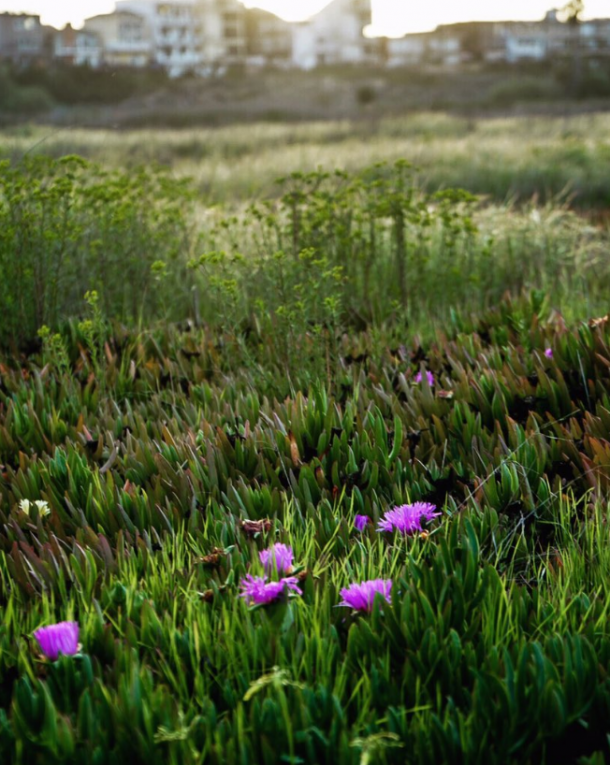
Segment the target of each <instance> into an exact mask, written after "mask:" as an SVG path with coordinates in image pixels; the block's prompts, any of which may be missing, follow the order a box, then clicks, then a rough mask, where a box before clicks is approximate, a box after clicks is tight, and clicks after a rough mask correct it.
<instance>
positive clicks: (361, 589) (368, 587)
mask: <svg viewBox="0 0 610 765" xmlns="http://www.w3.org/2000/svg"><path fill="white" fill-rule="evenodd" d="M391 590H392V580H391V579H370V580H369V581H368V582H360V584H350V586H349V587H344V588H343V589H342V590H341V597H342V598H343V600H342V601H341V603H339V605H340V606H347V608H353V609H354V610H355V611H367V612H369V613H370V612H371V611H372V610H373V603H374V602H375V595H377V593H379V595H382V596H383V597H384V598H385V599H386V600H387V601H388V603H391V602H392V601H391V600H390V592H391Z"/></svg>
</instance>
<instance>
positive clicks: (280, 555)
mask: <svg viewBox="0 0 610 765" xmlns="http://www.w3.org/2000/svg"><path fill="white" fill-rule="evenodd" d="M258 557H259V558H260V559H261V563H262V564H263V566H264V567H265V571H266V572H267V573H268V574H271V573H272V572H273V570H274V569H276V570H277V573H278V574H289V573H290V572H291V571H292V560H293V557H294V556H293V554H292V547H288V546H287V545H283V544H281V543H280V542H278V543H277V544H274V545H273V547H272V548H271V549H270V550H262V551H261V552H260V553H259V554H258Z"/></svg>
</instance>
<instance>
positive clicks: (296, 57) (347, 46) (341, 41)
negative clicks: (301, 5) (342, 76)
mask: <svg viewBox="0 0 610 765" xmlns="http://www.w3.org/2000/svg"><path fill="white" fill-rule="evenodd" d="M371 21H372V12H371V0H334V2H332V3H331V4H330V5H327V6H326V8H323V9H322V10H321V11H320V12H319V13H318V14H316V15H315V16H314V17H313V18H311V19H309V20H308V21H304V22H302V23H300V24H295V25H294V27H293V32H292V63H293V65H294V66H296V67H298V68H299V69H313V68H314V67H316V66H320V65H325V64H366V63H369V62H371V61H372V60H374V58H375V53H376V50H377V46H376V43H375V41H374V40H370V39H368V38H366V37H365V36H364V30H365V28H366V27H367V26H369V25H370V24H371Z"/></svg>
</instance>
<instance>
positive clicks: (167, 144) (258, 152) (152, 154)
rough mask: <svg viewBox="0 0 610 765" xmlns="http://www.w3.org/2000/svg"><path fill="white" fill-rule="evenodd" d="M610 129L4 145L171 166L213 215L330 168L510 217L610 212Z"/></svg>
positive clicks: (388, 127)
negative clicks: (397, 179)
mask: <svg viewBox="0 0 610 765" xmlns="http://www.w3.org/2000/svg"><path fill="white" fill-rule="evenodd" d="M609 135H610V117H609V116H608V115H607V114H605V113H603V112H598V113H591V114H569V113H566V114H561V115H560V116H527V115H523V116H502V117H495V118H486V117H484V116H478V117H465V116H456V115H450V114H447V113H431V112H424V113H420V112H415V113H412V114H407V115H405V116H402V117H387V118H383V119H377V118H375V119H367V120H360V121H356V122H352V121H349V120H343V121H329V122H315V123H308V124H288V123H283V124H269V123H254V124H249V125H247V126H246V125H234V126H224V127H221V128H197V129H193V128H190V129H187V130H126V131H123V130H83V129H75V128H53V127H39V126H31V125H26V126H19V127H13V128H11V129H5V130H4V131H2V132H1V133H0V158H2V157H3V158H6V159H10V160H12V161H14V162H18V161H19V159H20V158H21V157H22V156H23V155H24V154H27V155H28V156H30V155H33V154H42V155H45V156H52V157H55V158H59V157H61V156H64V155H66V154H73V153H76V154H79V155H81V156H83V157H86V158H88V159H90V160H91V161H93V162H95V163H98V164H103V165H104V167H106V168H120V169H123V170H124V169H126V168H127V169H129V170H131V169H134V170H135V169H137V168H138V167H140V166H142V165H148V164H150V163H153V164H154V163H160V164H162V165H163V166H164V167H166V168H169V169H171V171H172V175H173V176H175V177H189V178H191V179H192V181H193V183H194V187H195V190H196V192H197V194H198V198H199V199H200V200H201V201H202V202H203V204H204V205H206V206H208V207H209V206H216V205H219V204H221V205H223V207H225V208H226V209H236V208H237V207H239V206H240V205H241V204H243V203H244V202H246V203H247V202H250V201H251V200H253V199H254V200H264V199H271V198H277V196H278V194H279V188H278V186H277V184H276V183H275V181H276V180H277V178H279V177H283V176H287V175H290V174H291V173H292V172H305V173H308V172H314V171H316V170H318V169H319V168H320V167H323V168H324V167H330V168H339V169H341V170H345V171H347V172H349V173H350V174H354V173H355V174H357V173H360V172H361V171H363V170H365V169H366V168H367V167H370V166H372V165H374V164H376V163H378V162H388V163H390V164H393V163H394V162H396V161H398V160H401V159H406V160H408V161H410V162H412V163H413V166H414V170H415V173H416V181H417V185H418V186H419V187H421V188H422V189H424V190H426V191H428V192H436V191H438V190H439V189H442V188H448V187H453V188H463V189H465V190H467V191H469V192H471V193H473V194H480V195H485V196H486V197H488V198H489V199H490V200H492V201H494V202H497V203H500V204H502V205H504V204H506V203H508V204H509V205H512V204H515V203H518V204H519V205H522V204H528V203H529V202H530V201H531V200H532V199H535V201H536V204H538V205H542V206H544V205H546V204H552V205H554V206H555V207H561V206H563V205H565V204H569V206H570V207H571V208H574V209H584V210H589V209H599V210H604V209H607V208H608V207H609V206H610V180H609V176H608V173H607V172H606V166H607V163H608V160H609V158H610V141H609V140H608V136H609Z"/></svg>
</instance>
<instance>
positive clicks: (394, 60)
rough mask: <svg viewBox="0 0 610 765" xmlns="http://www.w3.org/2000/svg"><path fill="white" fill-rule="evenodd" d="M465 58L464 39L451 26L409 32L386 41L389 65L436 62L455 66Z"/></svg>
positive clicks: (413, 64) (414, 64) (398, 65)
mask: <svg viewBox="0 0 610 765" xmlns="http://www.w3.org/2000/svg"><path fill="white" fill-rule="evenodd" d="M462 59H463V51H462V40H461V37H460V35H459V34H458V33H456V32H453V31H452V29H451V27H439V28H438V29H436V30H435V31H434V32H422V33H420V34H409V35H405V37H399V38H389V39H388V40H387V41H386V65H387V66H389V67H400V66H418V65H420V64H436V65H442V66H455V65H457V64H459V63H460V62H461V61H462Z"/></svg>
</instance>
